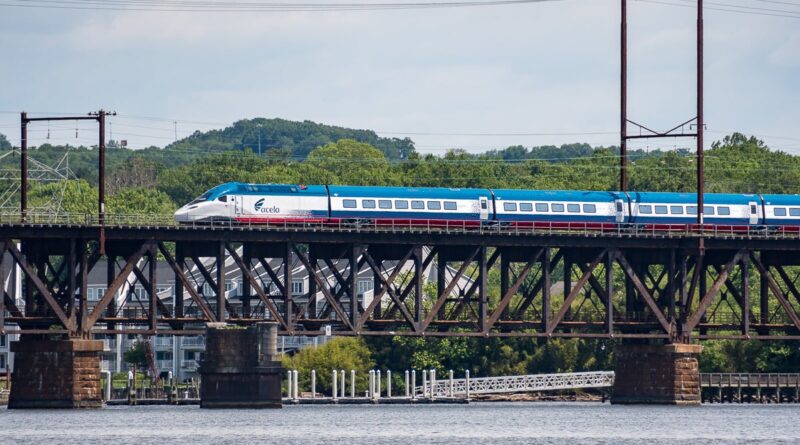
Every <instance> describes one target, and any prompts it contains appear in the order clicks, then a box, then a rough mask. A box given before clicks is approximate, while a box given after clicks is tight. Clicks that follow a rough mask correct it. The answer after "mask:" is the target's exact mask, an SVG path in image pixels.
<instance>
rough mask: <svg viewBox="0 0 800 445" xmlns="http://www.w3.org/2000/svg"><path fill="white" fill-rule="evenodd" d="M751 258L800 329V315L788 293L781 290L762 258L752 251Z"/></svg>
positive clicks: (793, 322)
mask: <svg viewBox="0 0 800 445" xmlns="http://www.w3.org/2000/svg"><path fill="white" fill-rule="evenodd" d="M750 260H751V261H752V262H753V264H755V265H756V268H758V271H759V272H760V273H761V275H762V276H763V277H764V278H765V279H766V280H767V285H768V286H769V289H770V290H771V291H772V293H773V294H774V295H775V298H777V299H778V302H779V303H780V304H781V306H783V310H784V311H786V315H788V316H789V319H790V320H792V324H794V326H795V327H796V328H797V329H800V317H798V315H797V311H795V310H794V307H793V306H792V303H791V302H789V299H788V298H786V295H785V294H784V293H783V290H781V287H780V286H778V283H777V282H776V281H775V278H773V277H772V274H770V273H769V271H768V270H767V268H766V267H764V264H763V263H762V262H761V260H760V259H759V258H757V257H756V256H755V254H753V253H752V252H751V253H750Z"/></svg>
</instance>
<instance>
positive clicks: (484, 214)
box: [480, 196, 489, 221]
mask: <svg viewBox="0 0 800 445" xmlns="http://www.w3.org/2000/svg"><path fill="white" fill-rule="evenodd" d="M480 204H481V208H480V216H481V221H486V220H487V219H489V199H488V198H486V197H483V196H482V197H481V198H480Z"/></svg>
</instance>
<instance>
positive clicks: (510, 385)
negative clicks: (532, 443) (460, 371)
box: [417, 371, 614, 397]
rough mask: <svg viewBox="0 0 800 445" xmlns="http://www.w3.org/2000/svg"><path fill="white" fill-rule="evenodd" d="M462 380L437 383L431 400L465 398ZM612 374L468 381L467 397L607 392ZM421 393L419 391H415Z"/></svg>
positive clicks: (606, 372)
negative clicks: (586, 389)
mask: <svg viewBox="0 0 800 445" xmlns="http://www.w3.org/2000/svg"><path fill="white" fill-rule="evenodd" d="M466 382H467V380H466V379H453V380H452V383H451V381H450V380H437V381H436V382H435V383H434V385H433V387H432V388H431V389H428V391H431V392H432V393H433V397H452V396H457V395H458V396H460V395H464V394H467V388H466ZM612 386H614V371H596V372H571V373H561V374H531V375H510V376H501V377H480V378H474V379H469V394H470V395H477V394H507V393H520V392H532V391H557V390H564V389H585V388H611V387H612ZM417 393H418V394H421V393H422V387H419V388H418V390H417Z"/></svg>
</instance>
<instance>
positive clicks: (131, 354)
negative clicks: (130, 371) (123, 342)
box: [122, 341, 147, 369]
mask: <svg viewBox="0 0 800 445" xmlns="http://www.w3.org/2000/svg"><path fill="white" fill-rule="evenodd" d="M122 359H123V360H125V363H130V364H131V365H133V366H135V367H137V368H140V369H145V368H147V352H146V350H145V346H144V342H143V341H137V342H136V343H134V344H133V346H131V348H130V349H128V350H127V351H125V353H124V354H123V355H122Z"/></svg>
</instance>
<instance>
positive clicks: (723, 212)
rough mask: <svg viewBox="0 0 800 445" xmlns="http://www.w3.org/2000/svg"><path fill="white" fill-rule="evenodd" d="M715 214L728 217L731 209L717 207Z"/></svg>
mask: <svg viewBox="0 0 800 445" xmlns="http://www.w3.org/2000/svg"><path fill="white" fill-rule="evenodd" d="M784 211H786V209H784ZM717 214H719V215H722V216H728V215H730V214H731V208H730V207H717Z"/></svg>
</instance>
